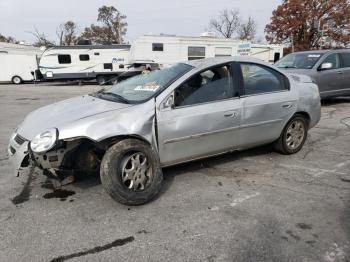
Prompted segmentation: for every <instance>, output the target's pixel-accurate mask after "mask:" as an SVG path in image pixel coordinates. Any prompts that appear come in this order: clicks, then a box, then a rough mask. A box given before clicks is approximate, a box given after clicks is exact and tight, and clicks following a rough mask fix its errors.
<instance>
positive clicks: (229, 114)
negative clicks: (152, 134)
mask: <svg viewBox="0 0 350 262" xmlns="http://www.w3.org/2000/svg"><path fill="white" fill-rule="evenodd" d="M235 83H237V84H238V82H237V78H235V77H232V68H231V65H230V64H228V65H221V66H217V67H213V68H209V69H206V70H204V71H202V72H199V73H197V74H195V75H193V76H192V77H191V78H190V79H189V80H187V81H185V82H184V83H183V84H181V85H180V86H179V87H178V88H176V89H175V90H174V92H172V94H170V95H169V96H168V98H167V99H170V100H173V103H167V101H168V100H167V99H165V101H164V103H165V104H167V105H165V106H164V105H163V104H160V106H159V107H157V131H158V146H159V155H160V161H161V164H162V165H163V166H165V165H171V164H175V163H180V162H185V161H189V160H193V159H197V158H201V157H205V156H210V155H214V154H217V153H222V152H225V151H230V150H231V149H234V148H235V146H236V145H237V135H238V130H239V123H240V117H241V100H240V99H239V98H238V97H236V95H235V93H236V92H235V90H237V89H236V86H237V85H236V84H235ZM162 103H163V102H162ZM170 104H172V105H173V106H170Z"/></svg>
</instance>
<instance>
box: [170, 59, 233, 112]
mask: <svg viewBox="0 0 350 262" xmlns="http://www.w3.org/2000/svg"><path fill="white" fill-rule="evenodd" d="M232 97H233V88H232V77H231V67H230V66H229V65H225V66H219V67H214V68H211V69H208V70H207V71H205V72H202V73H199V74H196V75H194V76H193V77H191V78H190V79H189V80H187V81H186V82H185V83H184V84H182V85H181V86H180V87H178V88H177V89H176V90H175V107H180V106H189V105H195V104H201V103H206V102H212V101H217V100H223V99H228V98H232Z"/></svg>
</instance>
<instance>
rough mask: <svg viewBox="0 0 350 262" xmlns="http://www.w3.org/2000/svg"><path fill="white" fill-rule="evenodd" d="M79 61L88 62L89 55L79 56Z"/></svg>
mask: <svg viewBox="0 0 350 262" xmlns="http://www.w3.org/2000/svg"><path fill="white" fill-rule="evenodd" d="M79 59H80V61H89V60H90V56H89V55H79Z"/></svg>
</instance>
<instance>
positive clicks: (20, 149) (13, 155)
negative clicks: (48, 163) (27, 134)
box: [8, 133, 30, 176]
mask: <svg viewBox="0 0 350 262" xmlns="http://www.w3.org/2000/svg"><path fill="white" fill-rule="evenodd" d="M8 155H9V160H10V162H11V165H12V170H13V171H14V175H16V176H18V174H19V171H20V170H21V168H24V167H28V166H29V165H30V162H29V141H28V140H26V139H25V138H23V137H22V136H20V135H19V134H17V133H14V134H13V135H12V136H11V139H10V143H9V146H8Z"/></svg>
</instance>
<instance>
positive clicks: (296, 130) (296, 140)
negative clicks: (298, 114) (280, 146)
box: [286, 120, 305, 150]
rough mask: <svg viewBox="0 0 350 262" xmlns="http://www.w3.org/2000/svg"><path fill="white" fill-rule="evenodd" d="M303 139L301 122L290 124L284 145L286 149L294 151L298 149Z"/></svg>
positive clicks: (303, 128)
mask: <svg viewBox="0 0 350 262" xmlns="http://www.w3.org/2000/svg"><path fill="white" fill-rule="evenodd" d="M304 137H305V126H304V123H303V122H302V121H301V120H295V121H293V122H291V123H290V125H289V127H288V129H287V133H286V144H287V146H288V148H290V149H292V150H294V149H297V148H299V147H300V145H301V144H302V143H303V141H304Z"/></svg>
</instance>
